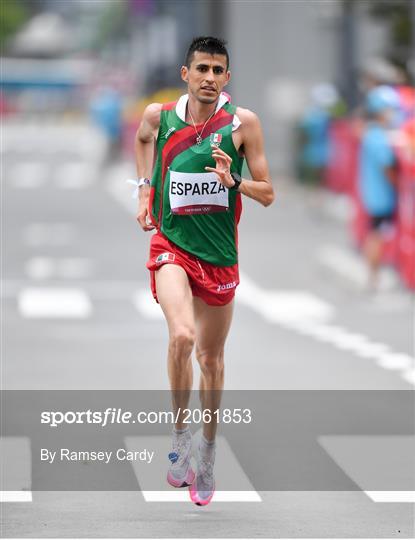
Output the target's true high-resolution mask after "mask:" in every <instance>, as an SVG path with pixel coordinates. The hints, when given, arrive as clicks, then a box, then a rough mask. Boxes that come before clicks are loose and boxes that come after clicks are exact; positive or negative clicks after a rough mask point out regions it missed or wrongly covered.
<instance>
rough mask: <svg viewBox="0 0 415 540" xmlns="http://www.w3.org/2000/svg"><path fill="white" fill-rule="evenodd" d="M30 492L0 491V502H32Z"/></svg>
mask: <svg viewBox="0 0 415 540" xmlns="http://www.w3.org/2000/svg"><path fill="white" fill-rule="evenodd" d="M32 500H33V499H32V492H31V491H0V502H32Z"/></svg>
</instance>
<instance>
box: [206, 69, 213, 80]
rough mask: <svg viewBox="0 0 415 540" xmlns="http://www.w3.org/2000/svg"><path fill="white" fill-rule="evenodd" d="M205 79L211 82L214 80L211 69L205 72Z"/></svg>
mask: <svg viewBox="0 0 415 540" xmlns="http://www.w3.org/2000/svg"><path fill="white" fill-rule="evenodd" d="M206 80H207V81H212V82H213V81H214V80H215V74H214V73H213V69H209V71H208V72H207V73H206Z"/></svg>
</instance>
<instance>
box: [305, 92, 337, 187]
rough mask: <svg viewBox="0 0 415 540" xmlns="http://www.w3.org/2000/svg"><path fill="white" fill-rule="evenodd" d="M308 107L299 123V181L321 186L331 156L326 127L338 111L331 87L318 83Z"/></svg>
mask: <svg viewBox="0 0 415 540" xmlns="http://www.w3.org/2000/svg"><path fill="white" fill-rule="evenodd" d="M311 101H312V104H311V107H310V108H309V109H308V110H307V111H306V113H305V115H304V117H303V119H302V121H301V124H300V131H301V134H300V140H301V142H300V145H301V150H300V163H299V174H298V176H299V178H300V180H301V181H303V182H304V183H307V184H312V185H319V184H321V183H322V180H323V176H324V168H325V166H326V165H327V162H328V160H329V154H330V139H329V126H330V121H331V119H332V117H333V116H334V115H335V114H337V111H338V110H339V107H338V104H339V96H338V93H337V90H336V89H335V88H334V86H333V85H331V84H327V83H324V84H318V85H316V86H314V87H313V88H312V90H311Z"/></svg>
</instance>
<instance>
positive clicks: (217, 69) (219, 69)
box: [213, 68, 223, 75]
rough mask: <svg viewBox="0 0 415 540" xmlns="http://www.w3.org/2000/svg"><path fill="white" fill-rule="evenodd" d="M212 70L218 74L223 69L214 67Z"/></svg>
mask: <svg viewBox="0 0 415 540" xmlns="http://www.w3.org/2000/svg"><path fill="white" fill-rule="evenodd" d="M213 72H214V73H216V75H220V74H221V73H223V69H222V68H214V69H213Z"/></svg>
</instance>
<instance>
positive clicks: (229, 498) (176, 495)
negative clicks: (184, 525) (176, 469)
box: [142, 489, 262, 503]
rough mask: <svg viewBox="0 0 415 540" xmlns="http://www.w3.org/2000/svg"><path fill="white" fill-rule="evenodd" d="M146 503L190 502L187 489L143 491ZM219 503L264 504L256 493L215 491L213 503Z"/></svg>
mask: <svg viewBox="0 0 415 540" xmlns="http://www.w3.org/2000/svg"><path fill="white" fill-rule="evenodd" d="M142 494H143V497H144V499H145V501H146V502H185V503H188V502H189V501H190V496H189V493H188V491H187V489H185V490H182V491H171V492H170V491H142ZM215 502H216V503H218V502H262V499H261V497H260V495H259V494H258V493H257V492H256V491H215V495H214V496H213V498H212V501H211V503H215Z"/></svg>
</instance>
